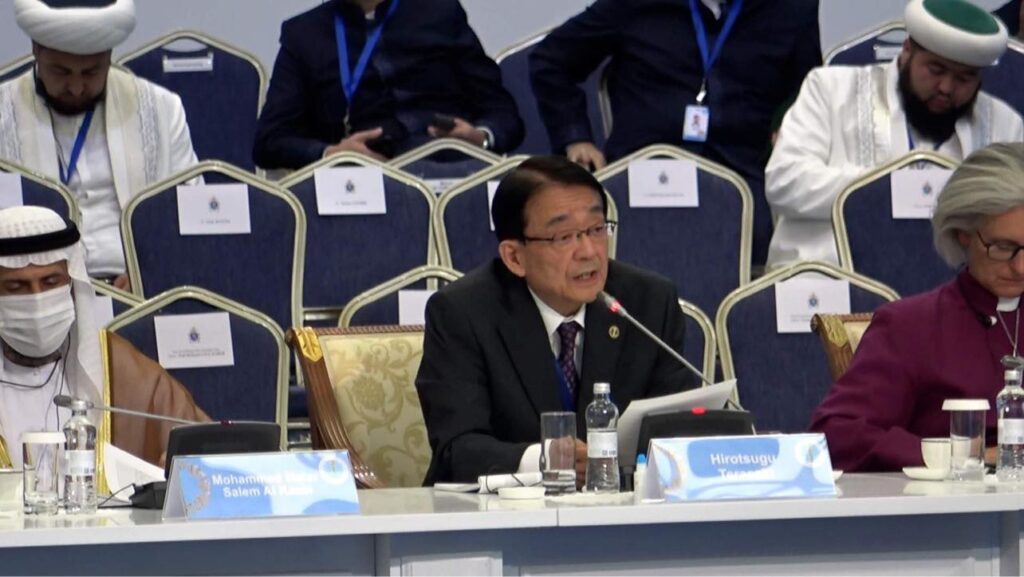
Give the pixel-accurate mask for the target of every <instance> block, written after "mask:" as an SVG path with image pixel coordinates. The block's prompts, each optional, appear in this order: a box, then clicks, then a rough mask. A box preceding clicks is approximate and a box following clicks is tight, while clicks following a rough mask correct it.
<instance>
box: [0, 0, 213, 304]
mask: <svg viewBox="0 0 1024 577" xmlns="http://www.w3.org/2000/svg"><path fill="white" fill-rule="evenodd" d="M14 13H15V18H16V19H17V22H18V26H20V27H21V29H22V30H24V31H25V33H26V34H27V35H28V36H29V37H30V38H31V39H32V53H33V55H34V56H35V66H34V67H33V69H32V70H30V71H28V72H26V73H25V74H23V75H22V76H19V77H17V78H15V79H13V80H11V81H9V82H7V83H4V84H0V158H2V159H6V160H9V161H11V162H14V163H15V164H19V165H22V166H24V167H26V168H28V169H31V170H33V171H35V172H38V173H41V174H43V175H46V176H49V177H51V178H53V179H54V180H57V179H59V180H60V181H62V182H63V183H64V184H66V185H67V186H68V187H69V188H70V189H71V191H72V192H73V193H74V195H75V198H76V199H77V201H78V206H79V208H80V209H81V212H82V239H83V243H84V245H85V253H86V254H85V257H86V266H87V268H88V271H89V274H90V275H91V276H93V277H95V278H105V279H109V280H113V281H114V283H115V285H116V286H118V287H119V288H126V287H127V284H128V283H127V280H128V279H127V277H126V276H125V262H124V254H123V249H122V245H121V230H120V216H121V208H122V207H123V206H124V205H125V204H127V203H128V201H129V200H130V199H131V198H132V197H133V196H134V195H136V194H138V193H139V192H141V191H142V190H143V189H144V188H145V187H146V186H149V185H151V184H154V183H156V182H159V181H160V180H163V179H165V178H167V177H169V176H171V175H173V174H175V173H178V172H181V171H182V170H184V169H186V168H189V167H190V166H192V165H194V164H195V163H196V155H195V152H194V151H193V148H192V139H191V137H190V136H189V130H188V125H187V123H186V121H185V110H184V108H182V105H181V99H180V98H179V97H178V96H177V95H175V94H173V93H171V92H169V91H167V90H166V89H164V88H161V87H159V86H157V85H155V84H152V83H150V82H147V81H145V80H142V79H141V78H137V77H135V76H133V75H132V74H131V73H129V72H126V71H124V70H121V69H119V68H116V67H111V65H110V63H111V51H112V49H113V48H114V47H115V46H117V45H118V44H120V43H121V42H123V41H124V40H125V38H127V37H128V35H129V34H130V33H131V32H132V30H133V29H134V27H135V5H134V2H133V0H14Z"/></svg>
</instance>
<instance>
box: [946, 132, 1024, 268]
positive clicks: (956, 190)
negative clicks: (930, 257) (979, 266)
mask: <svg viewBox="0 0 1024 577" xmlns="http://www.w3.org/2000/svg"><path fill="white" fill-rule="evenodd" d="M1019 206H1024V143H1020V142H1012V143H1009V142H1002V143H996V144H990V145H988V146H986V147H985V148H982V149H980V150H977V151H975V152H974V153H973V154H971V155H970V156H968V157H967V158H966V159H965V160H964V162H963V164H961V165H960V167H959V168H957V169H956V171H955V172H954V173H953V176H951V177H950V178H949V182H948V183H946V187H945V188H944V189H942V194H940V195H939V200H938V202H937V203H936V205H935V213H934V214H933V215H932V234H933V236H934V240H935V250H937V251H938V253H939V256H941V257H942V258H943V260H945V261H946V262H947V263H949V266H951V267H954V268H955V267H957V266H959V265H960V264H961V263H963V262H964V261H965V260H966V259H967V253H966V251H965V249H964V247H963V245H961V244H960V240H959V239H958V238H957V235H958V233H959V232H961V231H963V232H974V231H976V230H978V229H979V228H980V227H981V226H983V225H984V224H985V221H987V220H988V219H989V218H991V217H993V216H998V215H1000V214H1003V213H1004V212H1008V211H1010V210H1013V209H1014V208H1017V207H1019Z"/></svg>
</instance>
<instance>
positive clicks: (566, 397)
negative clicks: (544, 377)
mask: <svg viewBox="0 0 1024 577" xmlns="http://www.w3.org/2000/svg"><path fill="white" fill-rule="evenodd" d="M555 376H557V377H558V397H559V398H560V399H561V400H562V410H563V411H570V412H575V411H576V399H574V398H573V396H572V394H570V393H569V383H567V382H565V375H563V374H562V366H561V365H559V364H558V359H557V358H556V359H555Z"/></svg>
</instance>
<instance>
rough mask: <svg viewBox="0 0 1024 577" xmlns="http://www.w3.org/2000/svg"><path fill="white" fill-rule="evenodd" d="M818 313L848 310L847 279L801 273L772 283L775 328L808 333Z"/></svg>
mask: <svg viewBox="0 0 1024 577" xmlns="http://www.w3.org/2000/svg"><path fill="white" fill-rule="evenodd" d="M819 313H832V314H849V313H850V281H847V280H841V279H833V278H827V277H814V276H808V275H804V276H799V277H796V278H791V279H788V280H783V281H779V282H777V283H775V324H776V328H777V330H778V332H780V333H809V332H811V317H813V316H814V315H816V314H819Z"/></svg>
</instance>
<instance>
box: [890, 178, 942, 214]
mask: <svg viewBox="0 0 1024 577" xmlns="http://www.w3.org/2000/svg"><path fill="white" fill-rule="evenodd" d="M952 175H953V171H952V170H949V169H946V168H919V169H908V168H904V169H902V170H897V171H895V172H893V173H892V174H891V175H890V176H889V186H890V189H891V191H892V217H893V218H894V219H906V218H925V219H930V218H931V217H932V213H933V212H935V201H937V200H938V198H939V193H940V192H942V189H943V188H945V187H946V181H948V180H949V177H950V176H952Z"/></svg>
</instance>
